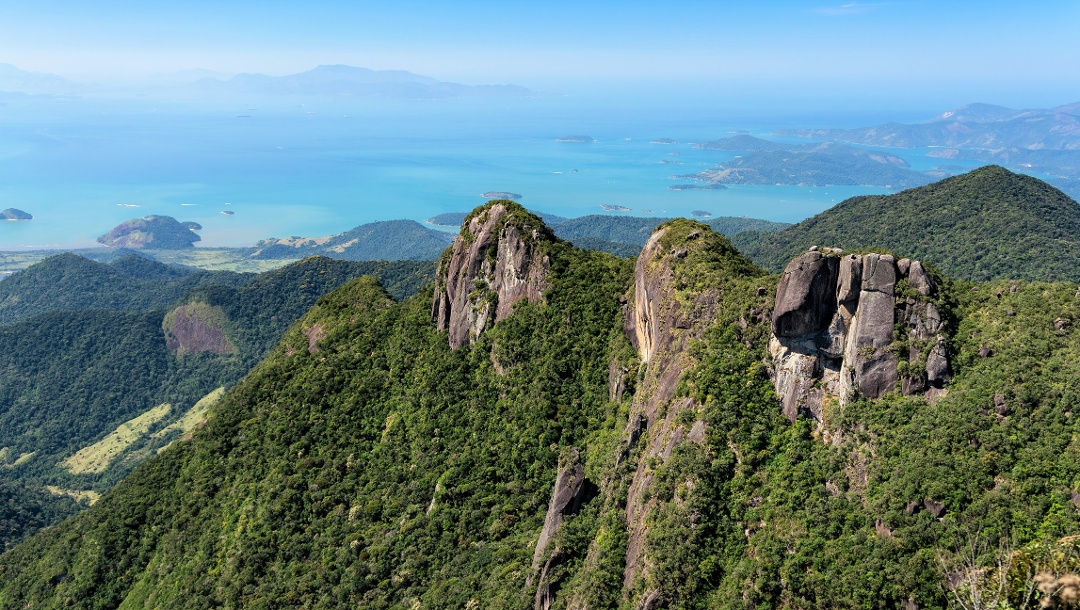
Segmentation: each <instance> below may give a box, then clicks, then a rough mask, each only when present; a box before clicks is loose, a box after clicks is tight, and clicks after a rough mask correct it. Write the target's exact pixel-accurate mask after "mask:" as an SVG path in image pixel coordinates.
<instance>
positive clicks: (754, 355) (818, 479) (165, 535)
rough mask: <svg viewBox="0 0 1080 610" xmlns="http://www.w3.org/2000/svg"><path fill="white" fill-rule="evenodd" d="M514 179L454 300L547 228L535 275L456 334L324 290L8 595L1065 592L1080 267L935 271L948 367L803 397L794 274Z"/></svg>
mask: <svg viewBox="0 0 1080 610" xmlns="http://www.w3.org/2000/svg"><path fill="white" fill-rule="evenodd" d="M499 206H501V208H502V209H504V210H510V213H508V216H507V218H508V220H505V221H502V222H500V223H494V221H491V222H489V224H488V225H484V226H491V227H494V228H492V229H491V231H492V232H491V233H477V232H474V231H472V230H465V231H463V233H462V236H461V237H460V238H459V239H461V240H464V241H463V246H462V248H466V249H469V250H468V251H469V252H470V253H471V254H470V256H474V257H475V258H473V259H470V260H473V261H475V262H476V264H477V267H476V269H477V270H478V271H477V273H480V275H478V276H476V277H477V280H476V282H475V283H474V284H472V286H473V291H472V292H471V293H469V294H468V295H465V298H466V301H464V302H465V303H466V305H467V306H469V307H474V306H479V307H480V309H476V310H474V313H476V315H477V316H481V317H482V316H483V315H487V314H483V313H482V312H483V311H486V310H484V309H483V304H484V303H492V302H497V301H498V299H500V298H505V295H506V294H510V293H508V292H505V290H504V288H505V286H504V287H503V288H498V289H496V287H495V286H494V285H493V284H490V283H486V280H483V281H481V279H482V277H484V276H483V274H484V273H490V272H493V271H494V270H495V269H496V268H498V269H504V268H505V269H510V267H500V266H499V265H500V261H501V262H502V265H504V266H505V265H509V264H510V263H508V262H507V260H509V259H503V258H502V257H503V256H507V254H506V253H510V252H518V253H520V252H522V251H524V250H522V249H520V248H517V249H515V248H511V247H509V246H511V245H514V244H515V243H526V242H528V239H541V240H543V245H542V246H541V247H539V249H537V250H535V252H537V253H538V254H536V256H541V257H544V258H543V259H542V260H541V261H540V263H538V265H539V266H538V267H537V266H532V267H529V268H530V269H545V270H546V271H545V273H546V274H547V275H546V276H545V278H546V279H545V281H546V282H547V284H546V288H545V290H544V292H543V298H542V299H541V300H539V301H536V302H530V301H527V300H522V301H520V302H518V303H517V304H516V305H515V306H514V307H513V310H512V313H511V314H510V315H509V316H508V317H506V318H505V319H500V320H498V321H494V319H492V320H490V321H489V322H490V323H487V324H479V323H477V320H479V319H480V318H476V319H473V320H472V321H471V323H477V326H478V327H479V329H480V330H479V332H477V333H476V334H474V335H470V336H471V337H473V339H472V340H471V342H470V343H467V344H466V345H463V346H462V347H460V348H458V349H451V348H450V345H449V344H448V340H447V334H446V333H445V332H438V331H437V330H436V327H435V323H434V321H433V319H432V312H433V310H432V297H433V295H432V293H431V291H430V290H428V291H425V292H423V293H422V294H420V295H418V296H416V297H413V298H411V299H408V300H406V301H404V302H395V301H394V300H393V299H392V298H391V297H390V295H389V294H387V293H386V292H385V291H384V290H383V288H382V287H381V286H379V284H378V282H376V281H375V280H374V279H372V278H360V279H356V280H353V281H352V282H350V283H349V284H347V285H345V286H344V287H342V288H340V289H338V290H336V291H334V292H333V293H331V294H329V295H327V296H325V297H322V298H321V299H319V301H318V304H317V305H316V307H315V308H314V309H313V310H311V311H310V312H308V313H307V314H305V315H304V316H303V317H302V318H301V319H300V320H299V321H298V322H297V323H296V324H294V325H293V326H292V327H291V328H290V330H289V331H288V332H287V333H286V334H285V336H284V338H283V339H282V340H281V341H280V342H279V343H278V344H277V345H276V347H274V348H273V350H272V353H271V354H270V356H269V357H268V358H267V359H266V360H265V361H263V362H262V363H261V364H260V365H259V366H257V367H256V368H255V369H254V370H253V371H252V372H251V373H250V374H249V375H248V376H247V377H246V378H245V379H244V381H242V382H241V383H240V384H238V385H237V386H236V387H234V388H233V389H231V390H229V391H228V392H227V393H226V395H225V397H224V398H222V399H221V401H220V402H218V403H217V404H216V405H215V406H214V407H213V408H212V409H211V414H210V417H209V420H208V421H207V423H206V424H205V426H204V427H203V428H201V429H200V430H198V431H197V432H195V433H194V434H193V436H192V438H191V439H190V440H189V441H184V442H179V443H174V444H173V445H171V446H170V447H169V448H168V449H167V450H165V451H164V452H163V453H161V454H160V455H159V456H157V457H156V458H153V459H150V460H148V461H146V462H144V463H143V464H142V465H141V466H139V467H138V468H136V469H135V471H134V472H133V473H132V474H131V475H130V476H128V477H127V478H125V479H124V480H123V481H122V482H121V483H120V484H119V485H117V486H116V487H115V488H113V489H112V490H111V491H110V492H108V493H107V494H106V495H105V496H104V497H103V498H102V500H101V501H100V502H98V503H97V504H96V505H95V506H94V507H92V508H91V509H89V510H88V511H86V512H85V513H83V514H81V515H78V516H76V517H74V518H72V519H69V520H67V521H65V522H64V523H62V524H60V525H58V526H56V527H54V528H52V529H50V530H48V531H46V532H43V533H41V534H39V535H37V536H35V537H33V538H32V539H30V540H29V541H27V542H26V543H24V544H22V545H20V546H19V547H16V548H15V549H13V550H12V551H10V552H8V553H7V554H5V555H3V556H0V575H2V578H0V606H2V607H9V608H23V607H27V606H30V607H38V608H49V607H61V606H65V607H66V606H72V607H84V608H113V607H124V608H138V607H146V608H166V607H188V608H201V607H285V606H287V607H297V606H303V607H312V608H338V607H358V606H359V607H370V608H460V607H468V608H473V607H506V608H527V607H551V608H586V607H588V608H609V607H625V608H656V607H672V608H715V607H723V608H763V607H790V608H883V607H919V608H942V607H948V606H950V605H957V603H958V600H959V599H960V597H961V596H963V595H966V594H968V593H970V592H971V591H978V592H980V594H985V595H986V597H985V599H990V597H992V595H991V594H992V593H994V592H995V591H996V594H997V595H999V597H1000V596H1003V597H1002V598H1003V599H1004V598H1008V600H1009V603H1010V604H1011V605H1010V607H1017V608H1019V607H1023V606H1024V603H1025V600H1026V603H1027V604H1028V606H1027V607H1034V605H1036V604H1038V603H1040V599H1049V597H1050V594H1051V593H1053V592H1052V591H1050V590H1049V589H1048V593H1040V592H1039V591H1038V590H1037V588H1036V584H1035V583H1036V580H1035V575H1036V574H1037V573H1039V572H1042V573H1044V574H1050V576H1047V577H1044V580H1043V581H1039V582H1049V581H1047V580H1046V578H1050V577H1054V578H1056V576H1059V575H1061V574H1065V573H1068V572H1070V571H1072V572H1075V571H1076V570H1077V568H1078V567H1080V558H1078V555H1077V551H1076V549H1075V548H1074V542H1070V541H1071V540H1072V539H1071V538H1068V536H1071V535H1073V534H1076V533H1077V532H1078V531H1080V529H1078V525H1080V513H1078V510H1077V502H1078V500H1077V498H1080V488H1078V485H1080V483H1078V480H1077V478H1076V473H1077V472H1080V461H1078V460H1080V444H1078V443H1077V442H1076V440H1075V439H1076V438H1077V430H1076V428H1075V427H1076V425H1077V424H1076V418H1075V416H1074V414H1073V412H1072V410H1073V407H1074V405H1075V404H1076V401H1077V398H1078V396H1077V388H1076V387H1074V386H1075V385H1076V384H1075V383H1074V382H1073V381H1074V380H1075V379H1077V378H1078V375H1077V374H1078V373H1080V371H1078V370H1076V367H1077V363H1078V362H1080V333H1078V332H1077V329H1076V322H1077V320H1078V319H1080V301H1078V297H1077V294H1078V287H1077V285H1076V284H1075V283H1068V282H1051V283H1047V282H1028V281H1014V282H1006V281H999V282H992V283H986V284H972V283H968V282H965V281H959V280H950V279H949V278H948V277H947V276H945V275H940V274H937V273H935V274H934V277H935V278H936V280H935V281H936V282H937V283H938V284H939V286H938V289H939V293H938V296H936V297H935V299H936V302H937V305H938V306H939V307H940V308H941V311H943V312H945V313H946V315H945V323H944V328H945V329H946V331H945V332H946V334H947V339H946V342H947V349H948V351H949V355H950V361H951V362H952V370H951V381H950V382H949V383H948V384H947V386H946V388H945V391H944V392H936V393H929V394H923V395H918V394H916V395H904V394H902V393H901V392H900V391H899V390H900V388H899V387H898V388H896V391H892V392H887V393H886V395H885V396H884V397H883V398H881V399H870V398H865V397H859V396H858V395H855V396H852V397H851V399H850V400H848V401H847V402H846V404H845V406H843V407H840V406H839V405H835V404H834V405H831V406H828V407H827V408H826V412H825V414H824V417H823V418H822V420H821V421H816V420H814V419H811V418H800V419H798V420H796V421H795V422H794V423H792V422H790V421H788V420H787V419H786V418H785V417H784V416H783V414H782V413H781V410H780V407H779V402H778V399H777V396H776V392H775V390H774V387H773V382H772V379H771V378H770V376H771V374H772V370H771V366H772V365H771V363H770V357H769V355H768V343H769V341H770V337H771V336H772V335H771V327H770V315H771V314H770V310H771V307H772V301H773V295H774V292H775V287H776V282H777V278H776V277H775V276H773V277H770V276H767V275H765V273H764V272H762V271H761V270H760V269H757V268H755V267H754V266H753V265H752V264H751V263H750V262H749V261H748V260H747V259H745V258H743V257H742V256H741V255H740V254H739V253H738V252H737V251H735V250H734V249H733V248H732V247H731V245H730V243H729V242H727V240H725V239H724V238H723V237H722V236H720V235H717V234H715V233H713V232H711V231H710V230H709V228H708V227H706V226H704V225H702V224H699V223H695V222H691V221H687V220H676V221H672V222H670V223H666V224H665V225H662V226H661V227H660V228H659V232H658V233H657V234H655V235H654V238H653V239H651V240H650V241H649V243H648V244H647V245H646V250H645V252H644V253H643V254H642V257H641V258H640V259H639V260H638V261H636V262H635V261H629V260H627V259H619V258H616V257H614V256H611V255H608V254H605V253H600V252H592V251H583V250H577V249H574V248H572V247H571V246H569V245H568V244H566V243H565V242H561V241H559V240H555V239H552V238H550V237H546V235H550V234H549V233H546V232H545V231H543V230H538V227H542V224H541V223H540V220H539V219H537V218H535V217H532V216H531V215H529V214H528V213H527V212H524V210H521V209H519V208H518V207H515V206H516V204H511V203H509V202H494V205H493V204H489V205H488V206H485V208H484V209H481V210H478V211H477V212H474V214H475V216H474V218H475V219H476V222H477V223H480V222H481V221H482V220H484V219H485V218H488V215H491V214H495V213H496V212H497V211H498V209H499ZM475 226H479V225H478V224H477V225H475ZM522 235H533V236H540V237H534V238H525V239H526V242H515V241H514V240H516V239H522V238H521V237H520V236H522ZM463 251H464V250H463ZM537 260H540V259H537ZM520 262H521V261H517V262H516V263H514V264H517V263H520ZM526 262H527V261H526ZM443 264H444V265H450V267H453V264H452V261H449V260H444V261H443ZM454 268H456V267H454ZM464 268H467V269H471V268H469V267H467V266H466V267H464ZM521 268H523V267H520V266H518V267H513V269H518V270H520V269H521ZM485 270H486V271H485ZM517 272H518V271H509V270H508V271H506V273H508V274H512V273H517ZM506 277H510V275H507V276H506ZM510 286H512V284H511V285H510ZM899 290H900V291H901V292H900V294H901V297H902V296H903V295H904V294H906V293H904V292H903V291H904V290H909V288H907V287H905V286H904V285H901V286H900V288H899ZM491 299H494V301H492V300H491ZM901 301H902V298H901ZM642 308H645V309H644V310H643V309H642ZM642 311H648V312H651V313H649V314H648V315H645V316H637V317H635V316H636V315H637V314H635V312H637V313H641V312H642ZM654 322H655V323H656V324H655V325H650V324H653V323H654ZM642 324H644V325H645V326H644V327H643V326H642ZM474 328H475V327H474ZM646 328H648V329H651V330H645V329H646ZM898 332H899V331H898ZM902 339H903V337H901V336H900V335H897V338H896V344H895V349H897V350H900V349H903V347H904V345H905V344H904V342H903V340H902ZM672 375H674V377H672ZM575 473H580V474H575ZM557 480H559V481H563V485H569V486H568V487H565V488H558V487H557V486H556V481H557ZM567 481H570V482H571V483H572V482H573V481H576V482H577V483H576V485H577V486H576V487H574V485H573V484H571V483H567ZM560 489H562V491H563V492H564V495H566V494H569V495H571V496H572V501H568V502H567V503H565V504H561V503H560V502H557V499H558V498H559V497H560ZM560 504H561V505H560ZM542 532H543V534H542ZM541 539H543V540H546V541H547V542H546V543H545V546H542V547H539V548H538V545H539V540H541ZM634 558H639V559H640V562H639V561H637V559H635V560H634V562H631V559H634ZM999 575H1000V576H1002V578H1001V579H998V578H997V576H999ZM1054 582H1056V581H1054ZM995 583H1004V584H1003V585H1002V586H1000V587H997V586H996V585H995ZM1040 596H1041V597H1040ZM995 599H996V598H995Z"/></svg>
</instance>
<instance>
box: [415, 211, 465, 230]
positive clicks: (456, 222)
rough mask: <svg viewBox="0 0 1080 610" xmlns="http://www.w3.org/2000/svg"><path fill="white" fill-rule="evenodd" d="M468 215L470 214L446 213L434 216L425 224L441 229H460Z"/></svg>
mask: <svg viewBox="0 0 1080 610" xmlns="http://www.w3.org/2000/svg"><path fill="white" fill-rule="evenodd" d="M468 215H469V213H468V212H444V213H442V214H439V215H438V216H432V217H431V218H428V219H427V220H426V221H424V222H426V223H428V224H429V225H436V226H439V227H460V226H461V223H463V222H465V217H466V216H468Z"/></svg>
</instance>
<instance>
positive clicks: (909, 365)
mask: <svg viewBox="0 0 1080 610" xmlns="http://www.w3.org/2000/svg"><path fill="white" fill-rule="evenodd" d="M834 269H835V271H834ZM901 280H906V282H907V286H908V287H910V288H911V289H913V290H914V292H915V293H916V294H918V295H919V296H918V297H910V296H901V295H898V294H897V284H898V283H899V282H900V281H901ZM936 291H937V287H936V285H935V284H934V281H933V279H932V278H931V276H930V274H929V273H928V272H927V271H926V268H925V267H924V266H923V264H922V263H920V262H919V261H912V260H909V259H902V260H900V261H897V260H896V258H895V257H894V256H892V255H889V254H875V253H870V254H863V255H858V254H842V253H839V252H837V251H836V250H833V249H820V250H819V249H815V250H814V251H811V252H807V253H805V254H803V255H800V256H798V257H796V258H795V259H794V260H792V261H791V263H789V264H788V266H787V268H786V269H785V270H784V275H783V277H782V278H781V280H780V284H779V286H778V287H777V294H776V307H775V308H774V310H773V337H772V339H771V341H770V344H769V349H770V352H771V354H772V358H773V365H774V374H773V383H774V386H775V387H776V392H777V394H778V395H779V396H780V399H781V404H782V407H783V410H784V414H785V415H787V417H788V418H789V419H791V420H792V421H794V420H795V418H796V417H797V416H798V415H799V414H800V413H802V414H805V415H808V416H810V417H813V418H815V419H817V420H818V421H822V420H823V410H824V409H823V408H824V405H825V404H827V402H828V401H833V400H835V401H838V402H839V403H840V404H843V403H844V402H845V401H846V400H848V398H849V397H850V396H851V395H852V393H853V392H858V393H859V394H860V395H862V396H867V397H870V398H880V397H881V396H883V395H884V394H886V393H887V392H890V391H893V390H894V389H896V388H897V385H898V384H899V385H900V389H901V390H902V391H903V392H905V393H907V394H914V393H918V392H922V391H926V390H928V389H930V388H931V387H933V388H940V387H941V386H942V385H943V384H944V383H945V382H946V381H947V380H948V378H949V360H948V349H947V342H946V338H945V335H944V328H943V322H942V317H941V313H940V312H939V311H938V309H937V306H936V305H935V304H934V303H933V301H932V299H931V297H933V296H934V295H935V294H936ZM908 294H909V295H910V294H911V293H910V292H909V293H908ZM898 323H899V324H900V325H901V327H902V328H904V329H905V333H906V336H895V335H896V328H897V324H898ZM904 342H906V343H907V346H908V349H907V351H906V353H904V354H903V356H904V360H905V366H903V367H901V361H900V360H901V359H900V355H898V353H899V352H901V351H903V350H902V345H903V343H904ZM901 369H903V370H904V371H905V374H904V375H903V378H902V379H901V374H900V371H901Z"/></svg>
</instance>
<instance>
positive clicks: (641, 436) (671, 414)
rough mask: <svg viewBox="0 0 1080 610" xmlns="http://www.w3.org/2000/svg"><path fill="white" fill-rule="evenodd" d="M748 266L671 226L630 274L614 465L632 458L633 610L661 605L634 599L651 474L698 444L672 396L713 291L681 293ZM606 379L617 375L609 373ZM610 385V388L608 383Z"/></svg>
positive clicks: (722, 244)
mask: <svg viewBox="0 0 1080 610" xmlns="http://www.w3.org/2000/svg"><path fill="white" fill-rule="evenodd" d="M743 264H745V266H746V268H747V269H752V268H753V267H752V265H750V263H749V262H748V261H745V259H742V257H741V256H740V255H739V254H738V253H737V252H736V251H735V250H734V249H733V248H731V246H730V244H728V243H727V241H726V240H725V239H724V238H723V237H722V236H720V235H718V234H716V233H713V232H712V231H710V230H709V229H708V228H707V227H704V226H703V225H700V224H698V223H696V222H692V221H687V220H676V221H672V222H670V223H665V224H664V225H661V227H659V228H658V229H657V230H656V232H654V233H653V235H652V237H650V238H649V240H648V242H647V243H646V244H645V247H644V248H643V249H642V251H641V254H640V255H639V256H638V259H637V263H636V265H635V268H634V289H633V295H632V298H630V299H628V303H627V306H626V309H625V323H624V328H625V331H626V334H627V337H629V339H630V341H631V343H632V344H633V345H634V347H635V348H637V351H638V357H639V359H640V361H641V365H642V367H643V370H642V372H641V381H640V382H639V384H638V386H637V389H636V392H635V394H634V399H633V403H632V405H631V416H630V423H629V425H628V426H627V430H626V431H625V433H624V441H623V442H624V446H625V447H626V449H625V450H624V451H623V453H622V454H621V456H620V458H619V459H620V460H623V459H626V458H627V457H629V456H630V455H631V454H632V453H633V449H634V446H635V445H639V444H641V443H644V445H643V446H641V447H640V451H639V452H637V454H636V458H637V467H636V471H635V472H634V475H633V478H632V480H631V482H630V488H629V490H628V492H627V499H626V523H627V528H628V530H629V534H630V538H629V541H628V544H627V551H626V561H625V567H624V572H623V585H624V592H625V593H626V594H627V595H628V596H631V597H632V599H631V600H630V601H631V604H632V605H633V606H634V607H637V608H651V607H657V604H662V603H663V602H664V600H665V599H668V595H667V593H666V592H663V591H659V590H657V589H656V588H653V587H647V588H646V590H645V591H643V592H638V593H634V592H633V591H632V590H633V588H634V587H635V586H636V583H638V582H640V581H642V580H646V581H648V580H649V578H648V573H649V569H650V568H649V560H648V548H647V544H646V535H647V520H648V515H649V514H650V513H651V512H652V511H654V510H656V509H657V508H658V506H659V504H660V499H658V498H656V497H650V490H651V489H652V486H653V478H654V476H653V472H654V467H653V466H650V463H657V462H659V463H662V462H665V461H667V460H668V459H669V458H670V457H671V455H672V452H673V451H674V450H675V448H676V447H677V446H678V445H679V444H680V443H683V442H695V443H700V442H702V441H703V440H704V439H705V434H706V428H705V422H703V421H701V420H696V419H695V420H694V421H693V423H690V424H687V423H680V420H681V419H683V418H681V417H680V416H681V415H683V414H685V413H686V412H687V411H691V412H692V411H694V410H695V409H697V404H696V401H695V400H694V399H693V398H691V397H676V395H675V394H676V390H677V388H678V384H679V380H680V379H681V378H682V376H683V374H684V373H685V372H686V371H687V370H689V369H690V368H691V367H692V366H693V365H694V364H695V361H694V360H693V358H692V357H691V356H690V355H689V352H688V349H687V348H688V346H689V343H690V341H691V340H692V339H697V338H700V337H701V336H702V334H703V333H704V331H705V329H706V327H707V326H708V325H709V324H710V323H711V322H712V320H713V317H714V315H715V312H716V307H717V303H718V301H719V299H720V290H719V286H707V287H703V288H700V289H688V288H687V287H686V283H687V282H688V278H698V277H701V276H703V275H704V274H706V273H708V272H711V271H714V270H716V269H721V268H725V267H729V266H731V265H743ZM612 372H617V371H615V370H614V369H613V371H612ZM609 385H617V383H613V384H609Z"/></svg>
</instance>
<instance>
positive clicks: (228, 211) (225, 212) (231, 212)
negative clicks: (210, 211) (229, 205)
mask: <svg viewBox="0 0 1080 610" xmlns="http://www.w3.org/2000/svg"><path fill="white" fill-rule="evenodd" d="M221 213H222V214H224V215H226V216H234V215H235V214H236V212H234V211H232V210H222V211H221Z"/></svg>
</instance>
